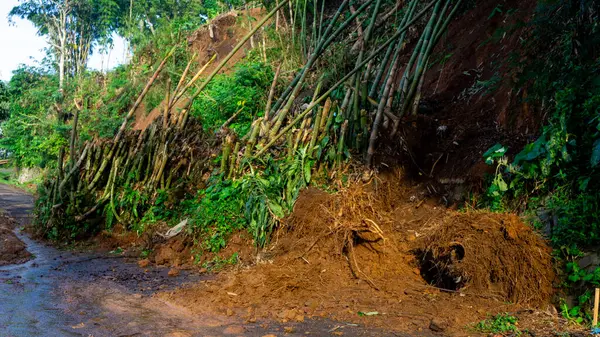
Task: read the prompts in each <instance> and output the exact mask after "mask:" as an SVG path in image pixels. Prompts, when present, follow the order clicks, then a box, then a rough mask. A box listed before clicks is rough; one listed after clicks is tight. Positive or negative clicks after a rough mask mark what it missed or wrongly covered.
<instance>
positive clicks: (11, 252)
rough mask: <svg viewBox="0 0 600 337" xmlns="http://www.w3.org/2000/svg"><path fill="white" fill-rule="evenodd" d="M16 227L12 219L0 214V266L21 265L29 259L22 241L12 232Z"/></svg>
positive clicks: (29, 256)
mask: <svg viewBox="0 0 600 337" xmlns="http://www.w3.org/2000/svg"><path fill="white" fill-rule="evenodd" d="M16 226H17V222H16V221H15V220H14V219H12V218H9V217H7V216H6V215H2V214H0V266H5V265H8V264H16V263H23V262H26V261H28V260H29V259H30V258H31V254H30V253H29V252H28V251H27V249H26V248H27V247H26V246H25V244H24V243H23V241H21V240H19V238H17V236H16V235H15V233H14V232H13V230H14V229H15V227H16Z"/></svg>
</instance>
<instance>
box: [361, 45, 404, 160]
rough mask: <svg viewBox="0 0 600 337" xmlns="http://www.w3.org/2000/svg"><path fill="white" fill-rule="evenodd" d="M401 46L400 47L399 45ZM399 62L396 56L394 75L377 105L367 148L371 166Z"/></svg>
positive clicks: (393, 68)
mask: <svg viewBox="0 0 600 337" xmlns="http://www.w3.org/2000/svg"><path fill="white" fill-rule="evenodd" d="M397 48H399V47H397ZM398 63H400V58H399V57H398V58H396V60H395V61H394V65H393V66H392V69H391V73H392V75H391V76H389V77H388V81H387V83H386V84H385V88H384V91H383V95H382V99H381V100H380V101H379V106H378V107H377V114H376V115H375V121H374V122H373V127H372V128H371V137H370V138H369V148H368V149H367V160H366V161H367V165H368V166H371V165H372V163H373V155H374V154H375V144H376V142H377V138H378V135H379V125H380V124H381V120H382V118H383V110H384V108H385V104H386V102H387V99H385V98H386V97H387V96H388V94H389V92H390V88H391V86H392V83H393V78H394V75H393V74H394V73H395V72H396V71H397V69H398Z"/></svg>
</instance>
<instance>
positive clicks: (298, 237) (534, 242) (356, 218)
mask: <svg viewBox="0 0 600 337" xmlns="http://www.w3.org/2000/svg"><path fill="white" fill-rule="evenodd" d="M406 186H407V185H406V182H403V181H402V180H401V179H399V178H398V175H391V176H389V177H387V178H384V179H380V178H375V179H373V180H371V181H370V182H368V183H362V182H356V183H353V184H351V185H350V187H348V188H346V189H343V190H342V191H340V192H338V193H336V194H328V193H326V192H323V191H320V190H317V189H314V188H309V189H306V190H304V191H303V192H302V193H301V195H300V197H299V199H298V201H297V203H296V206H295V208H294V212H293V214H292V215H291V216H290V217H289V218H288V219H286V221H285V225H284V226H283V227H282V228H281V229H280V230H279V231H278V232H277V233H275V235H274V237H273V242H272V245H271V246H270V247H268V249H266V250H265V251H264V252H262V253H260V254H259V256H258V263H257V265H255V266H252V267H249V268H247V267H240V268H238V269H237V270H233V271H230V272H226V273H221V274H220V275H218V276H217V277H216V279H214V280H209V281H204V282H202V283H200V284H198V285H195V286H192V287H187V288H183V289H179V290H177V291H175V292H168V293H162V294H160V295H159V296H161V297H162V298H164V299H166V300H169V301H173V302H175V303H177V304H180V305H183V306H186V307H188V308H190V309H191V310H194V311H196V312H199V313H201V312H203V311H206V310H217V311H218V312H221V313H227V314H229V315H231V314H238V315H240V316H242V317H244V318H246V319H248V320H250V321H252V320H255V319H260V318H275V319H279V320H281V321H284V322H286V321H294V320H295V321H301V320H304V319H305V317H316V316H324V317H329V318H332V319H338V320H344V321H351V322H354V323H363V324H367V325H370V326H380V327H384V328H389V329H393V330H399V331H412V332H414V331H418V330H419V329H428V328H430V327H431V326H432V323H431V322H432V320H434V319H435V324H433V325H434V328H435V329H438V328H440V326H442V327H441V329H442V330H444V331H446V332H449V333H452V332H459V331H463V329H464V328H465V326H467V325H468V324H469V323H472V322H474V321H477V320H481V319H485V318H486V316H487V314H488V313H493V314H494V313H499V312H506V311H513V312H514V311H517V310H519V308H521V306H520V304H531V305H542V304H543V303H547V301H548V300H549V296H550V295H551V294H550V293H551V282H552V272H551V270H552V265H551V264H550V260H549V257H548V255H547V252H548V250H547V248H546V247H545V246H544V243H543V241H542V240H541V239H540V238H537V236H536V235H535V234H534V233H533V232H532V231H531V230H529V229H527V228H526V226H525V225H523V224H522V223H521V222H520V221H519V220H518V218H516V217H515V216H513V215H487V214H484V213H475V214H468V213H463V214H459V213H454V212H449V211H447V210H445V209H441V208H439V207H436V206H434V205H432V204H430V203H429V202H428V200H426V198H425V192H423V188H422V187H420V186H415V187H406ZM486 217H489V219H493V220H494V221H492V220H490V221H484V222H483V223H484V224H485V225H481V226H483V227H481V228H480V229H477V228H476V227H474V226H475V225H473V224H478V223H482V221H481V219H484V218H486ZM450 220H451V221H450ZM507 224H508V225H507ZM455 228H463V229H464V230H456V229H455ZM480 230H481V231H484V232H485V231H489V232H493V234H491V235H492V236H489V235H488V234H481V233H479V231H480ZM503 230H504V232H506V233H507V234H506V235H505V236H501V235H496V232H498V233H503V232H502V231H503ZM516 231H517V232H516ZM440 233H448V235H447V237H448V240H449V241H447V242H451V241H450V240H455V241H458V242H461V244H462V245H463V247H464V248H465V251H466V252H467V253H468V254H470V253H471V251H470V249H471V247H473V249H474V248H475V247H476V246H475V245H472V243H471V240H470V239H469V240H462V241H460V237H458V235H457V236H456V237H455V236H453V235H450V233H463V237H465V238H471V237H473V238H474V239H477V240H482V243H486V244H488V245H489V249H486V250H481V251H478V253H477V254H473V256H469V257H468V258H467V257H466V256H467V255H466V254H465V257H464V258H463V259H462V260H461V261H463V262H464V264H465V265H464V266H463V265H460V267H461V268H462V269H461V270H463V271H464V274H465V275H466V276H468V277H465V281H463V283H464V287H465V289H457V290H447V289H440V288H438V287H435V286H433V285H431V284H430V283H428V282H427V280H425V279H424V277H423V276H422V273H423V272H422V270H421V268H420V267H421V266H423V264H422V263H421V261H422V260H419V259H418V258H417V257H416V254H415V252H419V249H421V251H431V252H434V251H436V250H435V249H434V246H433V244H432V242H433V238H436V237H441V236H440V235H441V234H440ZM483 240H485V241H483ZM450 246H451V245H450ZM426 247H429V248H430V250H425V248H426ZM513 250H514V251H513ZM439 251H440V252H441V251H442V250H439ZM536 254H538V255H540V256H543V257H542V258H539V259H536V258H534V256H535V255H536ZM435 256H438V255H435ZM517 256H522V257H529V259H526V258H522V259H521V261H523V262H524V263H518V262H519V260H515V259H516V257H517ZM494 258H497V259H498V260H499V261H511V262H510V264H508V262H507V265H506V266H504V267H500V266H498V265H497V264H496V263H491V262H489V261H490V260H493V259H494ZM467 262H468V263H469V265H468V266H467ZM471 263H480V264H481V265H482V268H485V266H487V265H492V266H494V267H495V268H496V269H495V270H496V271H497V272H506V273H507V274H506V275H497V277H496V278H495V279H494V281H495V282H494V284H493V285H495V286H497V287H498V289H500V290H504V292H502V291H496V292H491V291H489V289H488V287H487V286H486V287H484V286H482V285H483V284H487V283H486V282H487V279H489V275H487V274H485V273H481V272H480V273H474V272H471V269H469V268H470V264H471ZM448 267H450V266H448ZM467 272H469V273H468V274H467ZM519 273H520V274H519ZM461 275H462V274H461ZM515 275H520V277H519V278H518V280H514V279H512V278H511V277H515ZM516 287H518V289H516ZM534 288H539V289H540V291H539V294H538V296H533V295H532V294H531V292H530V289H534ZM512 298H516V299H517V300H518V301H519V303H517V304H509V303H507V302H506V301H507V300H511V299H512ZM209 308H210V309H209ZM367 313H369V314H368V315H367ZM440 317H442V319H441V320H440Z"/></svg>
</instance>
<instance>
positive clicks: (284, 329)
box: [283, 326, 296, 333]
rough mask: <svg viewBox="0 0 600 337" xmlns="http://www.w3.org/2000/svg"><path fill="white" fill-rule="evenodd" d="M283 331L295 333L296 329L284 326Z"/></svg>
mask: <svg viewBox="0 0 600 337" xmlns="http://www.w3.org/2000/svg"><path fill="white" fill-rule="evenodd" d="M283 331H284V332H285V333H294V332H296V329H294V327H293V326H286V327H285V328H283Z"/></svg>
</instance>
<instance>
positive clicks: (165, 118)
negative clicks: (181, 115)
mask: <svg viewBox="0 0 600 337" xmlns="http://www.w3.org/2000/svg"><path fill="white" fill-rule="evenodd" d="M170 95H171V78H168V79H167V97H165V110H164V112H163V129H165V130H166V129H167V126H168V125H169V102H170V101H171V97H170Z"/></svg>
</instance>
